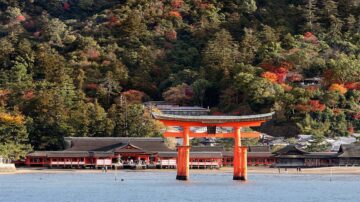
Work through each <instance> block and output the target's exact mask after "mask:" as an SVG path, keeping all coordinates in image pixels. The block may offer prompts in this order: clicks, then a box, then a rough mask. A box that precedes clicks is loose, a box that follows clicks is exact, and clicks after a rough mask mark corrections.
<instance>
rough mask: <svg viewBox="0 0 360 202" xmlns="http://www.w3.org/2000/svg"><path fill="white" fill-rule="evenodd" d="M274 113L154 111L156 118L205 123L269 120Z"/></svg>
mask: <svg viewBox="0 0 360 202" xmlns="http://www.w3.org/2000/svg"><path fill="white" fill-rule="evenodd" d="M274 114H275V113H274V112H270V113H266V114H256V115H244V116H216V115H202V116H184V115H172V114H160V113H156V112H153V113H152V115H153V116H154V118H155V119H158V120H164V121H179V122H198V123H203V124H218V123H219V124H220V123H234V122H250V121H267V120H270V119H271V118H272V116H273V115H274Z"/></svg>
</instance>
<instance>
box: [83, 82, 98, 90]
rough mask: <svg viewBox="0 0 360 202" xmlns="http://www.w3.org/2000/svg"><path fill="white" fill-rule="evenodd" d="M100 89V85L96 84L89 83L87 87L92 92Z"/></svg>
mask: <svg viewBox="0 0 360 202" xmlns="http://www.w3.org/2000/svg"><path fill="white" fill-rule="evenodd" d="M98 87H99V85H98V84H96V83H89V84H87V85H86V88H87V89H90V90H96V89H97V88H98Z"/></svg>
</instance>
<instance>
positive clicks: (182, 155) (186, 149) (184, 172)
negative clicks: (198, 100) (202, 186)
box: [176, 126, 190, 180]
mask: <svg viewBox="0 0 360 202" xmlns="http://www.w3.org/2000/svg"><path fill="white" fill-rule="evenodd" d="M189 132H190V127H189V126H183V145H182V146H178V147H177V149H178V159H177V175H176V179H177V180H188V179H189V162H190V145H189Z"/></svg>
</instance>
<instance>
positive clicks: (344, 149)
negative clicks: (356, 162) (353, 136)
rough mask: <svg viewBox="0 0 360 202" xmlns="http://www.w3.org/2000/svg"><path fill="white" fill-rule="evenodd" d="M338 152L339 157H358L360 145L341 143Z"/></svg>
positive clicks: (359, 155) (359, 156)
mask: <svg viewBox="0 0 360 202" xmlns="http://www.w3.org/2000/svg"><path fill="white" fill-rule="evenodd" d="M338 153H339V155H338V157H340V158H360V145H355V144H348V145H341V146H340V149H339V152H338Z"/></svg>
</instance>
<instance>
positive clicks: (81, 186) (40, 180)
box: [0, 171, 360, 202]
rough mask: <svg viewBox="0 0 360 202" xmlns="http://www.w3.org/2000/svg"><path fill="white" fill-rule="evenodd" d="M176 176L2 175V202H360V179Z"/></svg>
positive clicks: (126, 173) (121, 173)
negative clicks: (182, 179) (244, 179)
mask: <svg viewBox="0 0 360 202" xmlns="http://www.w3.org/2000/svg"><path fill="white" fill-rule="evenodd" d="M175 175H176V173H175V171H165V172H151V171H146V172H141V171H140V172H139V171H118V172H108V173H80V174H79V173H65V174H64V173H62V174H44V173H42V174H14V175H0V202H17V201H24V202H42V201H44V202H45V201H46V202H52V201H56V202H57V201H59V202H77V201H81V202H83V201H84V202H117V201H120V202H121V201H126V202H131V201H143V202H147V201H167V202H172V201H196V202H197V201H222V202H228V201H251V202H254V201H276V202H281V201H284V202H287V201H289V202H297V201H299V202H306V201H314V202H320V201H330V202H332V201H356V202H358V201H360V176H359V175H333V176H330V175H310V174H308V175H306V174H296V175H290V174H249V180H248V181H247V182H242V181H233V180H232V174H231V173H221V172H219V173H214V172H211V173H201V172H200V173H191V176H190V177H191V178H190V180H189V181H177V180H175Z"/></svg>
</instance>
